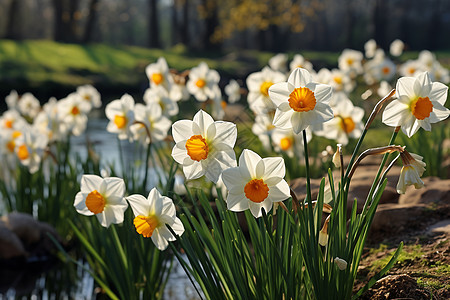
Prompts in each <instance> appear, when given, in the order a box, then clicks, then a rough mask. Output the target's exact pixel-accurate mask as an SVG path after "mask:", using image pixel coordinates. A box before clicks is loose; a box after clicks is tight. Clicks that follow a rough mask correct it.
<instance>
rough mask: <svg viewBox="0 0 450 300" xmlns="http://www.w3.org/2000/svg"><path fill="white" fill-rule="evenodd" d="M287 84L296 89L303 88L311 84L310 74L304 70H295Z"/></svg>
mask: <svg viewBox="0 0 450 300" xmlns="http://www.w3.org/2000/svg"><path fill="white" fill-rule="evenodd" d="M288 82H289V83H290V84H292V85H293V86H294V87H296V88H299V87H305V86H306V85H307V84H308V83H310V82H311V74H310V73H309V72H308V71H307V70H305V69H302V68H296V69H295V70H294V71H292V73H291V75H289V78H288Z"/></svg>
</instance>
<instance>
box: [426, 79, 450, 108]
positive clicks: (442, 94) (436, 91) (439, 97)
mask: <svg viewBox="0 0 450 300" xmlns="http://www.w3.org/2000/svg"><path fill="white" fill-rule="evenodd" d="M447 92H448V87H447V86H446V85H445V84H443V83H440V82H433V85H432V88H431V91H430V94H429V95H428V96H429V98H430V100H431V101H432V102H434V101H437V102H439V103H440V104H441V105H444V104H445V102H446V101H447ZM433 105H434V104H433Z"/></svg>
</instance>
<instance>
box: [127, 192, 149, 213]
mask: <svg viewBox="0 0 450 300" xmlns="http://www.w3.org/2000/svg"><path fill="white" fill-rule="evenodd" d="M125 199H126V200H127V201H128V203H130V206H131V209H132V210H133V214H134V216H135V217H137V216H139V215H142V216H148V214H149V212H150V203H149V201H148V199H147V198H145V197H144V196H142V195H138V194H134V195H130V196H128V197H126V198H125Z"/></svg>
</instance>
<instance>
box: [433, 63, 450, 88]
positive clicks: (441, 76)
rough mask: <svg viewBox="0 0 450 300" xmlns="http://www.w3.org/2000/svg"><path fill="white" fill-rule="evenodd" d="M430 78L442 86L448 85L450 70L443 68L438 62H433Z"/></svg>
mask: <svg viewBox="0 0 450 300" xmlns="http://www.w3.org/2000/svg"><path fill="white" fill-rule="evenodd" d="M430 76H432V78H433V80H435V81H439V82H442V83H443V84H449V83H450V70H449V69H447V68H445V67H443V66H442V65H441V64H440V63H439V62H438V61H435V62H434V64H433V68H432V69H431V71H430Z"/></svg>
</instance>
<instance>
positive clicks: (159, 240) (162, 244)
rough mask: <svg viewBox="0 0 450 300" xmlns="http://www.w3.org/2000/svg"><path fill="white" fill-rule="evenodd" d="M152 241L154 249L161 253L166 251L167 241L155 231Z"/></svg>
mask: <svg viewBox="0 0 450 300" xmlns="http://www.w3.org/2000/svg"><path fill="white" fill-rule="evenodd" d="M152 241H153V244H155V246H156V248H158V249H159V250H161V251H163V250H166V248H167V246H169V243H168V242H167V240H166V239H165V238H164V237H163V236H162V235H161V234H160V233H159V232H157V230H155V231H153V234H152Z"/></svg>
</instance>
